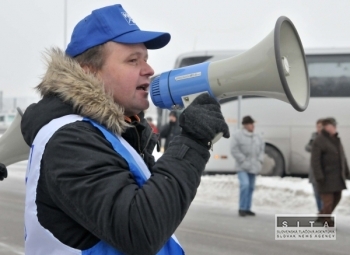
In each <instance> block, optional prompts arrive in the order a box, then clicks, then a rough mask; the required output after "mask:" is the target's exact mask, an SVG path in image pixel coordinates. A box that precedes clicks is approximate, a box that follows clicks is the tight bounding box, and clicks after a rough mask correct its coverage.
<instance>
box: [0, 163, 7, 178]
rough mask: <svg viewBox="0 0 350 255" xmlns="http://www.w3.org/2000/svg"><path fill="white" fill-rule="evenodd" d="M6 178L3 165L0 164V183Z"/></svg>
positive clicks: (5, 170)
mask: <svg viewBox="0 0 350 255" xmlns="http://www.w3.org/2000/svg"><path fill="white" fill-rule="evenodd" d="M6 177H7V169H6V166H5V165H4V164H1V163H0V181H2V180H3V179H4V178H6Z"/></svg>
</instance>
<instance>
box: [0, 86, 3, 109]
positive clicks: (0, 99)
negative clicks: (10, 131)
mask: <svg viewBox="0 0 350 255" xmlns="http://www.w3.org/2000/svg"><path fill="white" fill-rule="evenodd" d="M2 105H3V101H2V91H0V112H2Z"/></svg>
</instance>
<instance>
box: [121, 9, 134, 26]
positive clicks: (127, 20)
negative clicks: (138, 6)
mask: <svg viewBox="0 0 350 255" xmlns="http://www.w3.org/2000/svg"><path fill="white" fill-rule="evenodd" d="M121 14H122V15H123V17H124V18H125V20H126V22H128V24H129V25H136V24H135V23H134V21H133V20H132V18H131V17H130V15H129V14H127V13H126V12H121Z"/></svg>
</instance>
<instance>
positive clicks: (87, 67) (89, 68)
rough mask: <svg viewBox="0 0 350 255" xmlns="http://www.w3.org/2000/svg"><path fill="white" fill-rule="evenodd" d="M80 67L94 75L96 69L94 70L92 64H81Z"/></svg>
mask: <svg viewBox="0 0 350 255" xmlns="http://www.w3.org/2000/svg"><path fill="white" fill-rule="evenodd" d="M81 68H83V69H84V71H85V73H91V74H93V75H96V73H97V71H96V70H95V68H93V67H92V66H88V65H83V66H81Z"/></svg>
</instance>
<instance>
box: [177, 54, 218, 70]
mask: <svg viewBox="0 0 350 255" xmlns="http://www.w3.org/2000/svg"><path fill="white" fill-rule="evenodd" d="M211 58H212V56H199V57H188V58H183V59H182V60H181V62H180V64H179V67H185V66H190V65H195V64H199V63H202V62H204V61H207V60H209V59H211Z"/></svg>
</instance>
